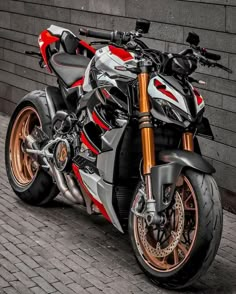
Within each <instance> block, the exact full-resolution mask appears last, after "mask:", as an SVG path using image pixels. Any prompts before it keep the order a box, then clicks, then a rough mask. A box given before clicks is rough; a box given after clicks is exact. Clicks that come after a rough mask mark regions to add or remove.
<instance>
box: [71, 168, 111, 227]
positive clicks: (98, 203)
mask: <svg viewBox="0 0 236 294" xmlns="http://www.w3.org/2000/svg"><path fill="white" fill-rule="evenodd" d="M72 168H73V171H74V173H75V175H76V177H77V179H78V181H79V183H80V185H81V186H82V187H83V189H84V191H85V192H86V194H87V195H88V196H89V198H90V199H91V200H92V201H93V202H94V204H95V205H96V206H97V208H98V209H99V210H100V211H101V213H102V214H103V216H104V217H105V218H106V219H107V220H108V221H109V222H111V219H110V217H109V215H108V214H107V212H106V209H105V207H104V206H103V205H102V203H100V202H99V201H97V200H96V199H95V198H94V197H93V195H92V194H91V193H90V192H89V190H88V188H87V187H86V186H85V184H84V182H83V179H82V177H81V175H80V172H79V167H78V166H77V165H75V164H74V163H72Z"/></svg>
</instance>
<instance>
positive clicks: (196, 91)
mask: <svg viewBox="0 0 236 294" xmlns="http://www.w3.org/2000/svg"><path fill="white" fill-rule="evenodd" d="M193 92H194V95H195V96H196V98H197V105H200V104H202V102H203V98H202V96H201V95H200V93H199V92H198V90H197V89H195V88H194V89H193Z"/></svg>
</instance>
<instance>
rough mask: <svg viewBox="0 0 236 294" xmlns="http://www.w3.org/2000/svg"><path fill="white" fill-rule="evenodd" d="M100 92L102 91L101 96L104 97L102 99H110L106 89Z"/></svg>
mask: <svg viewBox="0 0 236 294" xmlns="http://www.w3.org/2000/svg"><path fill="white" fill-rule="evenodd" d="M101 91H102V94H103V95H104V97H105V98H106V99H110V98H111V95H110V93H109V92H108V91H107V90H106V89H104V88H103V89H101Z"/></svg>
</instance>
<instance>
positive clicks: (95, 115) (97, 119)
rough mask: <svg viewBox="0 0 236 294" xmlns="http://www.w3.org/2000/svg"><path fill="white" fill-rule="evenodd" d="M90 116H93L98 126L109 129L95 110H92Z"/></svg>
mask: <svg viewBox="0 0 236 294" xmlns="http://www.w3.org/2000/svg"><path fill="white" fill-rule="evenodd" d="M92 117H93V121H94V122H95V123H96V124H97V125H99V127H101V128H102V129H103V130H105V131H108V130H110V128H109V126H107V125H106V124H105V122H103V121H102V120H101V119H100V117H99V116H98V115H97V113H96V112H95V111H93V113H92Z"/></svg>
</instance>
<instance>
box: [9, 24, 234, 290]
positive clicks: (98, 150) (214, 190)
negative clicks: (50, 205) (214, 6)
mask: <svg viewBox="0 0 236 294" xmlns="http://www.w3.org/2000/svg"><path fill="white" fill-rule="evenodd" d="M149 26H150V22H149V21H146V20H137V23H136V29H135V30H134V31H131V32H119V31H113V32H97V31H92V30H86V29H80V35H86V36H88V37H94V38H98V39H100V40H101V39H102V40H107V41H98V42H92V43H91V44H87V43H86V42H85V41H83V40H81V39H80V38H78V37H76V36H75V35H74V34H73V33H72V32H70V31H69V30H67V29H64V28H61V27H58V26H54V25H52V26H50V27H49V28H48V29H47V30H45V31H43V32H42V33H41V34H40V36H39V46H40V53H37V52H26V53H27V54H29V55H32V56H34V55H35V56H39V57H40V62H39V63H40V66H41V67H47V69H48V70H49V71H50V72H51V73H54V74H55V75H56V76H57V78H58V87H53V86H48V87H46V89H45V90H44V91H39V90H36V91H33V92H31V93H29V94H27V95H26V96H25V97H24V98H23V99H22V100H21V101H20V103H19V104H18V105H17V107H16V109H15V111H14V113H13V115H12V117H11V120H10V123H9V127H8V132H7V137H6V153H5V157H6V158H5V159H6V169H7V175H8V178H9V182H10V184H11V186H12V188H13V190H14V191H15V193H16V194H17V195H18V196H19V197H20V198H21V199H22V200H23V201H25V202H27V203H29V204H32V205H44V204H46V203H47V202H49V201H51V200H52V199H53V198H55V197H56V196H57V195H58V193H59V192H61V194H62V195H63V196H65V197H66V198H67V199H69V200H70V201H72V202H73V203H78V204H80V205H83V206H85V207H86V209H87V212H88V214H94V213H96V214H98V213H101V214H103V215H104V217H105V218H106V219H107V220H108V221H109V222H111V223H112V224H113V225H114V226H115V227H116V228H117V229H118V230H119V231H120V232H124V231H125V229H126V228H127V227H128V230H129V235H130V240H131V244H132V247H133V251H134V254H135V256H136V258H137V261H138V263H139V265H140V267H141V268H142V270H143V271H144V272H145V273H146V274H147V275H148V276H149V277H150V279H151V280H152V281H154V282H155V283H157V284H158V285H161V286H163V287H167V288H183V287H186V286H188V285H190V284H192V283H193V282H194V281H195V280H197V279H198V278H199V277H200V276H201V275H202V274H203V273H204V272H205V271H206V270H207V269H208V267H209V266H210V264H211V263H212V261H213V259H214V257H215V254H216V252H217V249H218V246H219V243H220V239H221V232H222V208H221V200H220V194H219V190H218V187H217V184H216V182H215V180H214V179H213V177H212V174H213V173H214V171H215V170H214V168H213V167H212V166H211V165H210V164H209V163H208V162H207V161H206V160H204V159H203V158H202V156H201V151H200V148H199V145H198V141H197V137H196V136H197V135H198V136H205V137H208V138H212V139H213V135H212V132H211V129H210V125H209V122H208V120H207V119H206V118H204V116H203V115H204V100H203V97H202V96H201V94H199V92H198V90H197V89H196V88H195V87H194V86H193V85H192V84H193V83H197V82H199V83H201V81H197V80H195V79H194V78H192V77H191V76H190V75H191V74H192V73H193V72H194V71H195V70H196V68H197V65H198V64H199V63H200V64H201V65H205V66H208V67H210V66H211V67H220V68H222V69H224V70H227V71H229V72H230V70H229V69H227V68H225V67H223V66H222V65H220V64H218V63H217V62H216V61H218V60H219V59H220V56H219V55H216V54H213V53H210V52H208V51H207V50H205V49H202V48H201V47H199V37H198V35H196V34H195V33H190V34H189V36H188V38H187V42H188V43H189V44H190V47H189V48H188V49H186V50H184V51H183V52H181V53H179V54H171V53H167V52H160V51H158V50H156V49H151V48H148V46H146V45H145V43H144V42H143V41H142V40H141V37H142V35H143V34H145V33H147V32H148V30H149ZM94 45H95V46H98V45H100V48H98V49H97V50H96V49H95V48H94V47H93V46H94ZM101 45H102V46H101ZM210 60H211V61H210Z"/></svg>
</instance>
